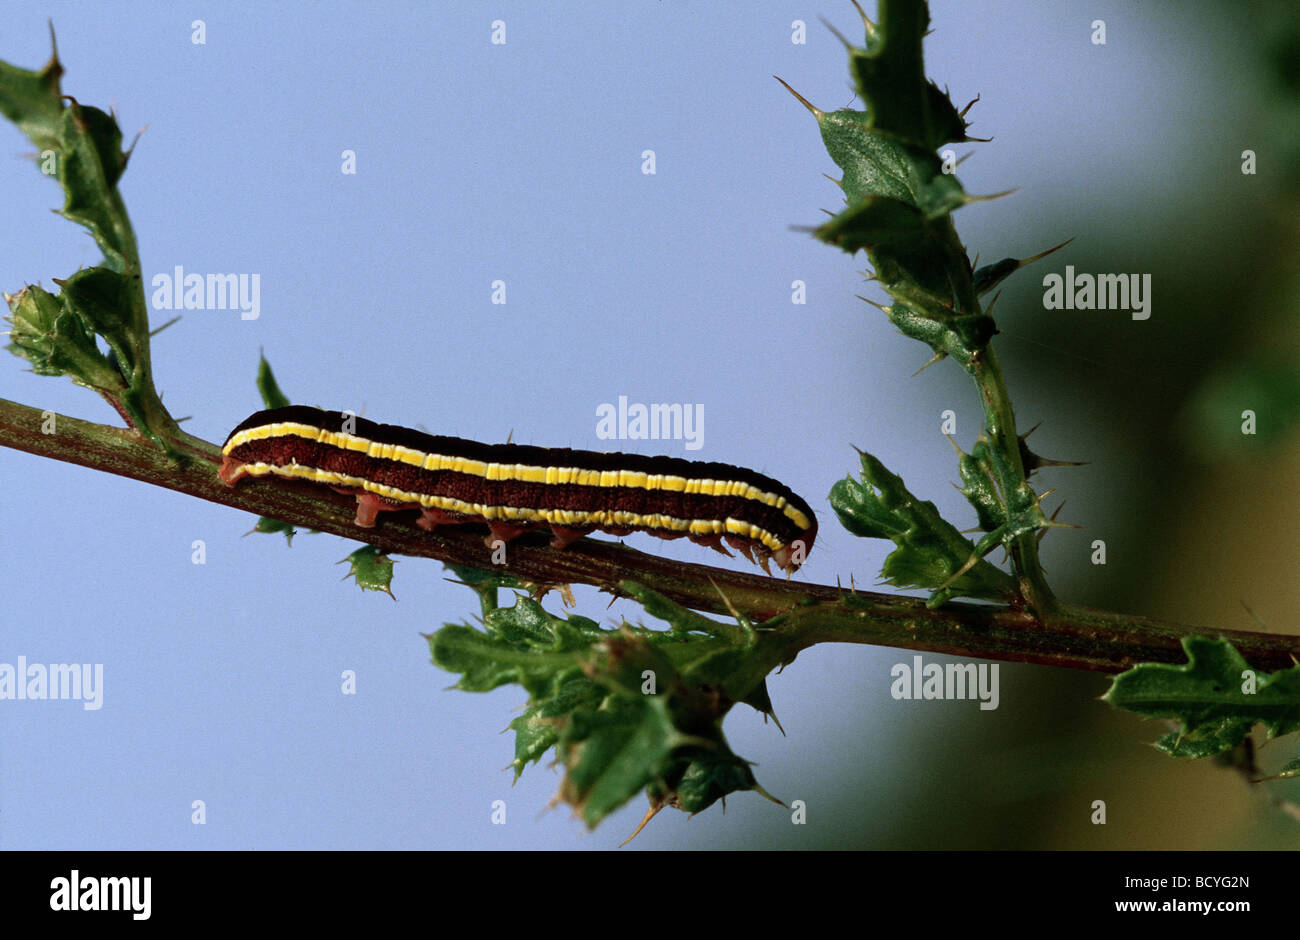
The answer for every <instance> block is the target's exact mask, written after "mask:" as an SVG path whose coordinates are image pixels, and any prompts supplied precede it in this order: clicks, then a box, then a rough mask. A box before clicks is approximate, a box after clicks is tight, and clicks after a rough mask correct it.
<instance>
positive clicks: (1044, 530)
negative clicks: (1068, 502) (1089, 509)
mask: <svg viewBox="0 0 1300 940" xmlns="http://www.w3.org/2000/svg"><path fill="white" fill-rule="evenodd" d="M1064 508H1065V500H1061V505H1059V506H1057V507H1056V512H1054V513H1052V515H1051V518H1049V519H1048V520H1047V521H1048V522H1050V523H1053V525H1050V526H1043V528H1041V529H1039V530H1038V537H1037V541H1036V542H1035V544H1037V545H1042V544H1043V536H1044V535H1046V534H1047V530H1048V529H1055V528H1061V527H1064V526H1065V523H1059V524H1057V523H1056V517H1057V516H1059V515H1060V514H1061V510H1062V509H1064ZM1073 528H1076V529H1077V528H1079V526H1073Z"/></svg>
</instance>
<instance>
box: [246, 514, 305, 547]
mask: <svg viewBox="0 0 1300 940" xmlns="http://www.w3.org/2000/svg"><path fill="white" fill-rule="evenodd" d="M253 532H257V533H259V534H261V535H272V534H274V533H277V532H279V533H282V534H283V535H284V541H285V544H287V545H293V537H294V536H295V535H297V534H298V530H297V529H295V528H294V527H293V526H292V525H291V524H290V523H288V522H281V521H280V520H279V519H272V518H271V517H270V516H259V517H258V519H257V524H256V525H255V526H253V528H252V529H250V530H249V534H250V535H251V534H252V533H253Z"/></svg>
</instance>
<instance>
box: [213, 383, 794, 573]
mask: <svg viewBox="0 0 1300 940" xmlns="http://www.w3.org/2000/svg"><path fill="white" fill-rule="evenodd" d="M221 453H222V463H221V469H220V471H219V474H218V475H219V476H220V478H221V481H222V482H223V483H225V484H226V485H227V486H234V485H236V484H237V483H238V482H239V481H240V480H242V479H243V478H244V477H266V476H273V477H284V478H288V479H298V480H308V481H311V482H313V483H321V484H325V485H327V486H330V487H332V488H333V489H335V490H337V491H339V492H342V493H348V494H352V495H355V496H356V499H357V512H356V524H357V525H358V526H362V527H365V528H369V527H371V526H373V525H374V524H375V521H376V519H377V517H378V515H379V513H380V512H385V511H396V510H411V509H418V510H420V518H419V519H418V520H417V523H418V524H419V525H420V526H422V527H423V528H425V529H429V530H432V529H434V528H435V527H436V526H440V525H460V524H463V523H486V524H487V526H488V529H489V530H490V534H489V535H488V536H487V538H486V539H485V541H486V543H487V544H488V546H489V547H491V546H492V544H493V542H494V541H495V540H497V539H501V540H503V541H507V542H508V541H510V540H511V539H513V538H515V537H516V536H518V535H520V534H522V533H524V532H526V531H529V530H531V529H549V530H550V533H551V546H552V547H554V548H564V547H566V546H568V545H569V544H571V543H572V542H574V541H576V540H577V539H579V538H582V537H583V536H584V535H587V534H588V533H590V532H593V531H595V530H597V529H601V530H603V531H605V532H608V533H610V534H612V535H618V536H623V535H629V534H631V533H632V532H635V531H642V532H646V533H648V534H650V535H654V536H657V537H658V538H663V539H675V538H681V537H683V536H685V537H686V538H689V539H690V540H691V541H692V542H697V543H699V544H701V545H707V546H709V547H711V548H714V549H716V550H718V551H720V552H722V553H723V554H724V555H729V554H731V553H730V552H728V551H727V550H726V548H725V547H723V542H726V544H727V545H730V546H731V547H732V548H734V549H736V550H737V551H739V552H740V553H741V554H742V555H744V556H745V557H746V558H748V559H749V560H750V561H752V562H755V563H757V564H759V565H762V567H763V570H764V571H768V572H769V573H770V569H768V567H767V562H768V559H769V558H771V559H774V560H775V561H776V563H777V565H778V566H779V567H780V568H782V569H784V570H785V571H787V572H792V571H794V570H795V569H796V568H798V567H799V565H801V564H802V563H803V561H804V558H805V557H807V554H808V550H809V549H811V548H812V544H813V539H814V538H815V537H816V535H817V519H816V517H815V516H814V515H813V511H812V510H811V509H810V508H809V507H808V504H807V503H806V502H804V501H803V500H802V499H800V498H799V497H798V496H797V495H795V493H793V492H792V491H791V490H789V489H788V488H787V487H785V486H783V485H782V484H780V483H778V482H777V481H776V480H773V479H771V478H770V477H766V476H764V475H763V474H761V473H755V472H754V471H753V470H746V469H744V468H743V467H733V466H730V465H728V464H724V463H706V462H702V461H693V460H684V459H681V458H677V457H645V456H640V455H637V454H620V453H601V452H598V451H588V450H570V449H568V448H559V447H554V448H553V447H534V446H530V445H525V444H480V443H478V442H477V441H468V440H463V439H461V438H458V437H440V436H435V435H432V434H425V433H423V432H420V431H415V430H411V429H410V428H403V427H398V426H396V425H391V424H377V423H376V422H373V421H367V420H366V419H365V418H358V417H356V416H355V415H352V414H350V413H348V414H345V413H341V412H338V411H322V410H321V409H319V408H310V407H306V406H302V405H291V406H289V407H285V408H272V409H270V410H269V411H259V412H257V413H256V414H253V415H250V416H249V417H248V418H247V419H246V420H245V421H244V422H243V423H241V424H240V425H239V426H238V427H236V428H235V429H234V430H233V431H231V432H230V436H229V437H227V438H226V441H225V443H224V444H223V445H222V448H221Z"/></svg>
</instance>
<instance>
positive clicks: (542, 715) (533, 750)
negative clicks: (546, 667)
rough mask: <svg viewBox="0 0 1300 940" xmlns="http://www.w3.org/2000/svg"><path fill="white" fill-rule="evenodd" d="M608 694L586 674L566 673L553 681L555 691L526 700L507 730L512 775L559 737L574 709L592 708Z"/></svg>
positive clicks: (519, 772)
mask: <svg viewBox="0 0 1300 940" xmlns="http://www.w3.org/2000/svg"><path fill="white" fill-rule="evenodd" d="M607 694H608V693H607V692H606V690H605V689H603V688H601V687H600V686H599V685H597V684H596V683H595V682H592V681H591V680H590V679H588V678H587V677H586V676H568V677H566V678H564V679H562V680H560V681H559V682H558V683H557V684H556V688H555V693H554V694H553V695H551V696H548V697H546V698H541V699H537V700H534V701H532V702H529V703H528V706H527V707H526V708H525V709H524V711H523V714H521V715H520V716H519V717H518V718H516V719H515V720H514V721H512V722H510V730H512V731H514V733H515V759H514V768H515V778H516V779H518V777H519V775H520V774H522V773H523V772H524V766H525V765H526V764H528V763H529V762H536V761H539V760H541V759H542V755H543V754H545V753H546V752H547V751H549V750H550V749H551V748H553V747H554V746H555V745H556V743H557V742H558V741H559V740H560V733H561V730H562V729H563V728H564V727H565V725H566V724H567V722H568V720H569V718H570V717H571V716H572V715H573V713H574V712H577V711H595V710H596V709H597V708H599V707H600V703H601V702H603V701H604V700H605V697H606V695H607Z"/></svg>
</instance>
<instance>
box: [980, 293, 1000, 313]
mask: <svg viewBox="0 0 1300 940" xmlns="http://www.w3.org/2000/svg"><path fill="white" fill-rule="evenodd" d="M1001 296H1002V291H998V292H997V293H996V294H994V295H993V299H992V300H990V301H989V305H988V306H987V307H985V308H984V316H986V317H991V316H993V305H994V304H996V303H997V302H998V298H999V297H1001Z"/></svg>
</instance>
